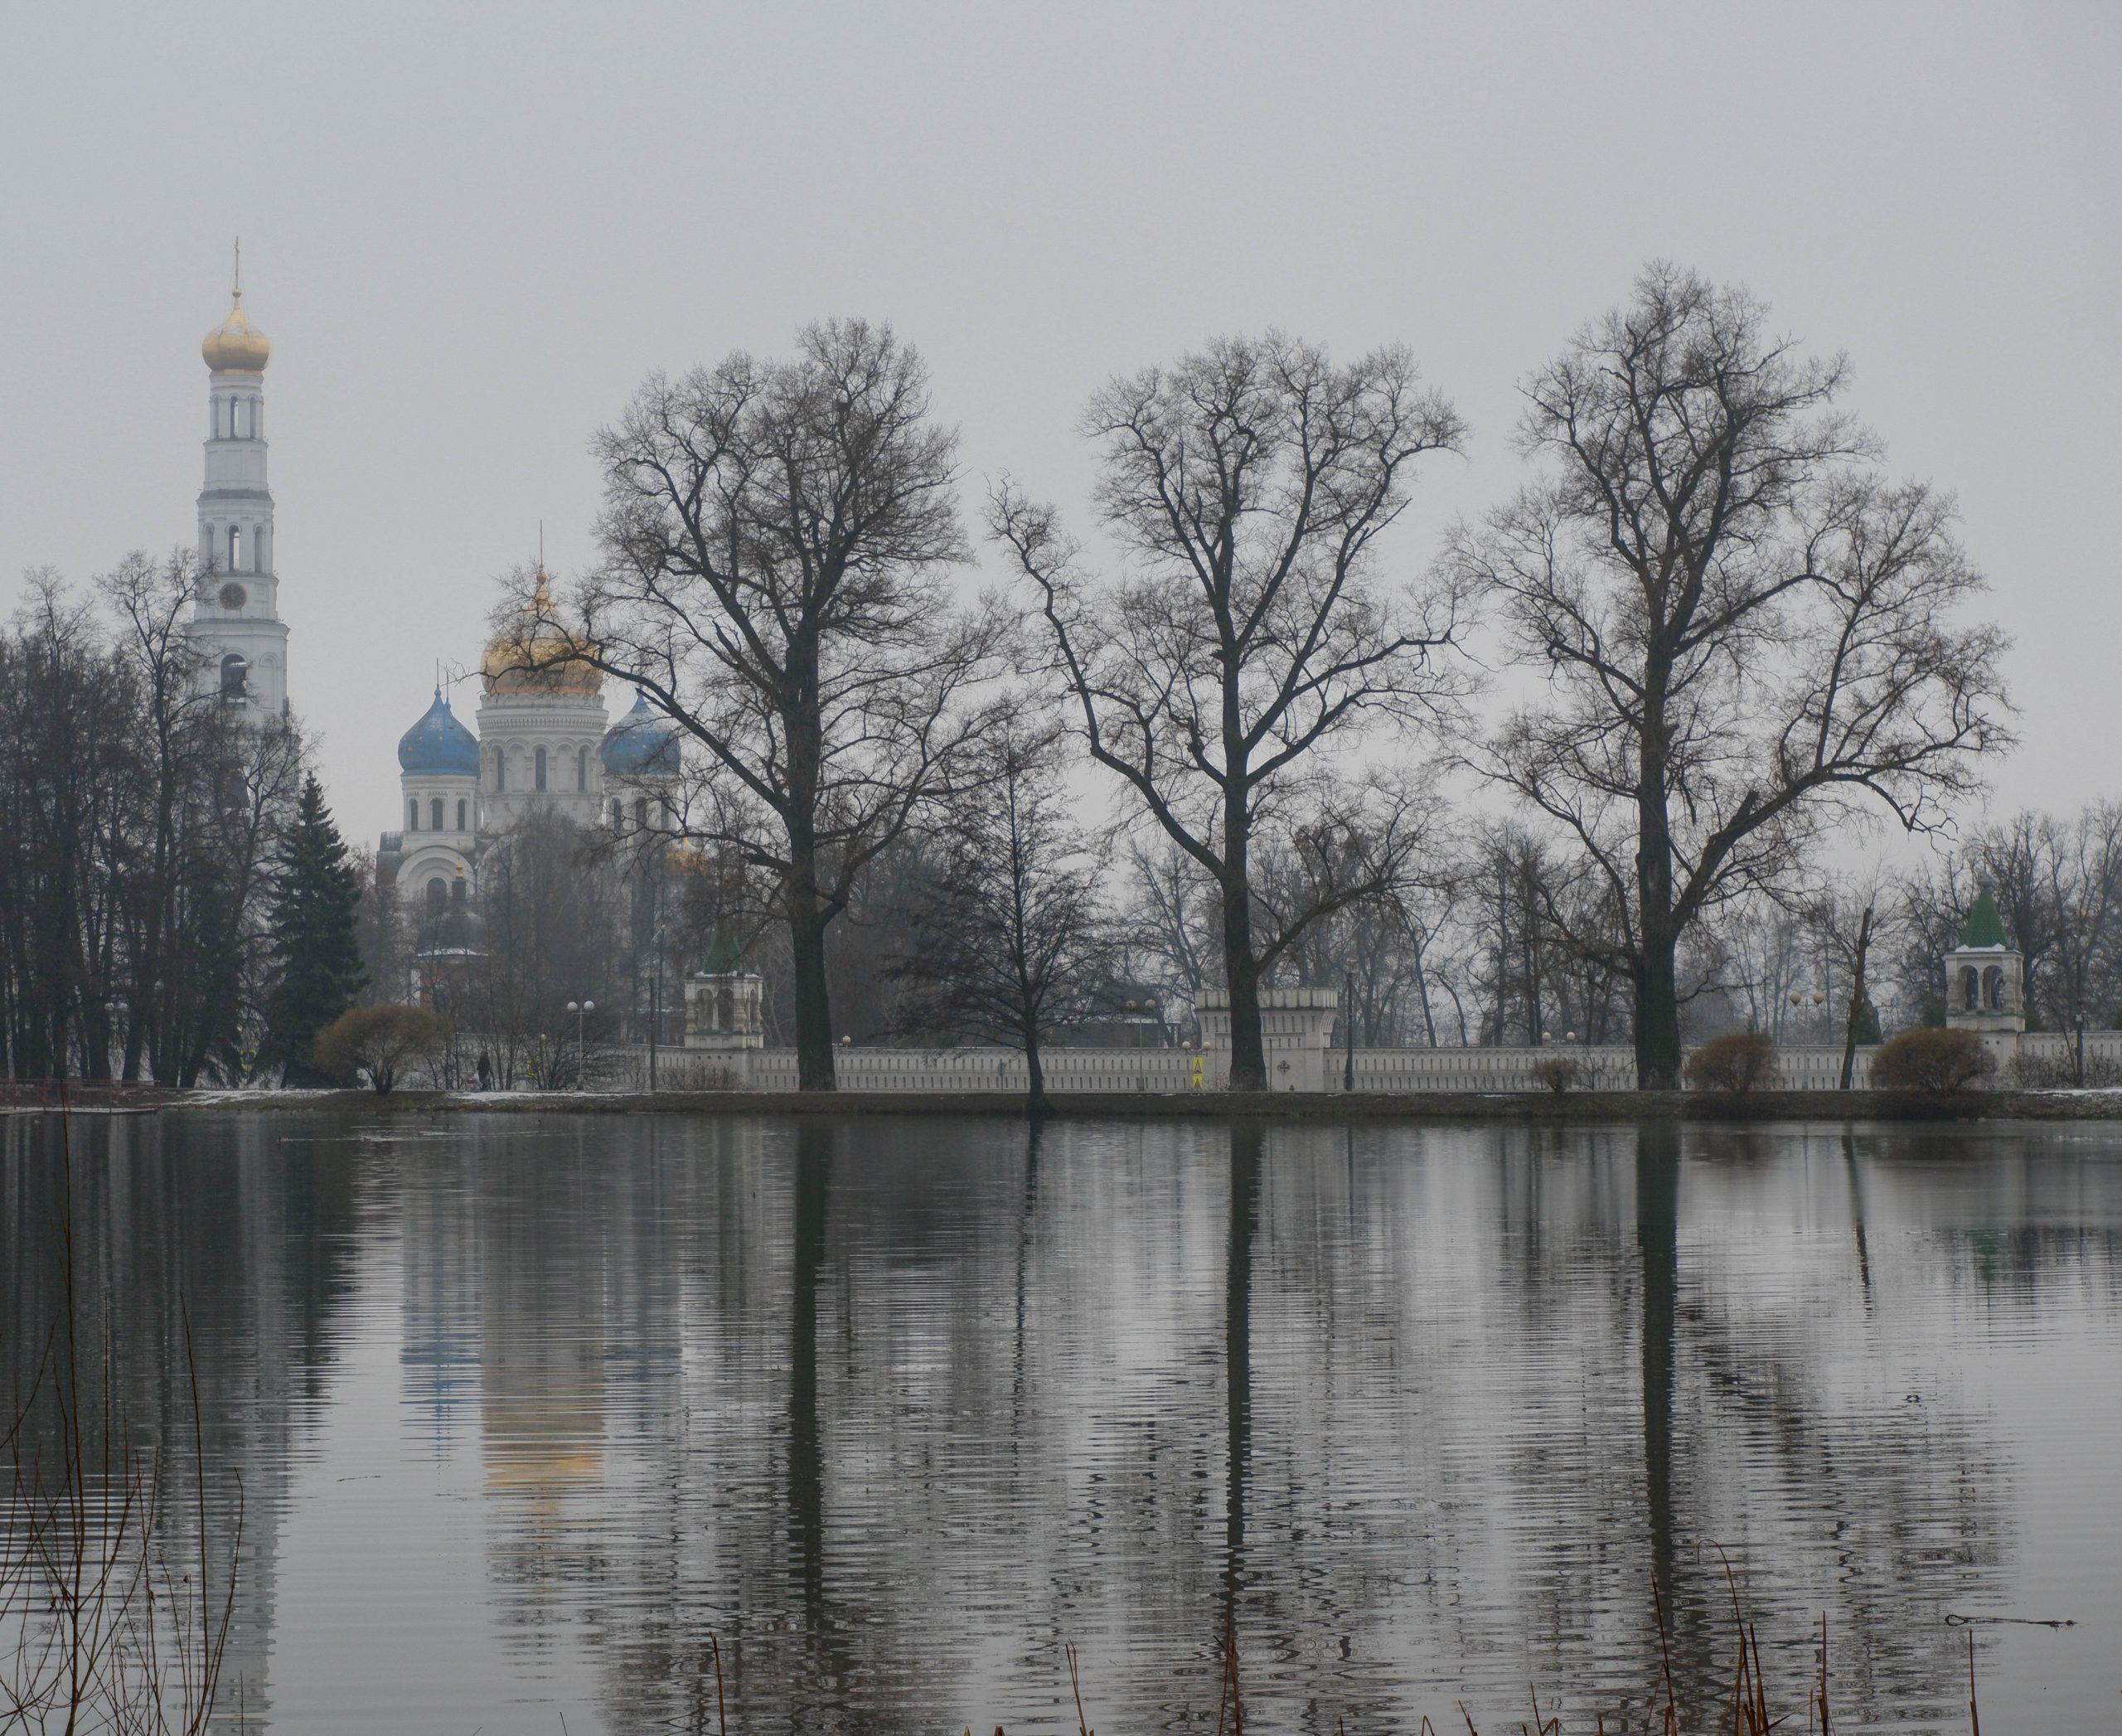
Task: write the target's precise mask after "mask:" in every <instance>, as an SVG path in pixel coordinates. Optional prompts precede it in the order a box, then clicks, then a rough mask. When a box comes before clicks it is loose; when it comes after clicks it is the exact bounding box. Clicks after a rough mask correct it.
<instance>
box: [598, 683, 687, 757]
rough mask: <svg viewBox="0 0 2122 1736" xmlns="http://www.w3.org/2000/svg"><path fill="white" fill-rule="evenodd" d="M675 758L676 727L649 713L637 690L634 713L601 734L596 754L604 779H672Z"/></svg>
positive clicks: (643, 699)
mask: <svg viewBox="0 0 2122 1736" xmlns="http://www.w3.org/2000/svg"><path fill="white" fill-rule="evenodd" d="M678 757H679V748H678V726H677V725H676V724H675V723H673V722H672V721H671V720H670V718H669V717H668V716H666V715H665V714H663V713H662V712H661V711H656V710H652V709H651V708H650V706H649V703H648V696H647V694H646V693H644V692H642V691H641V690H640V689H639V688H638V687H637V688H636V689H634V695H633V709H632V710H631V711H629V712H627V715H625V716H623V717H622V718H621V719H620V720H618V722H617V723H615V724H613V725H612V727H611V728H610V729H608V730H606V731H605V732H604V744H603V746H602V747H600V748H599V749H598V750H597V759H598V764H600V765H602V766H603V768H604V775H605V776H606V777H607V778H675V777H676V776H677V775H678Z"/></svg>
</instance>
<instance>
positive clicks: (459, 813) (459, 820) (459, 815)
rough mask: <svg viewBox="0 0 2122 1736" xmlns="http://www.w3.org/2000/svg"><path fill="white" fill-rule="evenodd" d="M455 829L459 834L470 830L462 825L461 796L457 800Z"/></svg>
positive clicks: (462, 807)
mask: <svg viewBox="0 0 2122 1736" xmlns="http://www.w3.org/2000/svg"><path fill="white" fill-rule="evenodd" d="M457 829H458V831H459V832H468V831H469V830H470V829H471V828H470V827H468V826H466V825H465V823H464V798H463V797H462V796H459V797H458V798H457Z"/></svg>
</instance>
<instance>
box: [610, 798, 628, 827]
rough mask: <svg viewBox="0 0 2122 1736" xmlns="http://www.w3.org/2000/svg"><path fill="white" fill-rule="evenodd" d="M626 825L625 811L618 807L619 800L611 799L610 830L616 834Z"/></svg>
mask: <svg viewBox="0 0 2122 1736" xmlns="http://www.w3.org/2000/svg"><path fill="white" fill-rule="evenodd" d="M625 824H626V810H625V809H624V808H623V807H620V806H619V798H618V797H617V796H614V797H613V798H612V830H613V832H617V831H618V829H619V828H620V827H623V826H624V825H625Z"/></svg>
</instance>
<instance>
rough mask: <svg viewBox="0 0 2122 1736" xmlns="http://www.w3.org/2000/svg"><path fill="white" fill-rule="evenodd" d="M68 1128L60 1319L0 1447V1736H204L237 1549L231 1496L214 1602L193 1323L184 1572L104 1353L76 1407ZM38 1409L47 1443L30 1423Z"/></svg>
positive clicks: (188, 1348) (187, 1326)
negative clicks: (5, 1733)
mask: <svg viewBox="0 0 2122 1736" xmlns="http://www.w3.org/2000/svg"><path fill="white" fill-rule="evenodd" d="M60 1154H61V1165H60V1185H61V1200H60V1205H61V1211H60V1262H61V1270H60V1277H61V1288H62V1293H63V1297H64V1302H63V1307H62V1312H61V1318H60V1319H59V1320H58V1321H56V1322H55V1323H54V1325H53V1326H52V1329H51V1333H50V1334H49V1336H47V1337H46V1341H45V1348H44V1351H43V1354H42V1355H41V1358H40V1360H39V1362H38V1365H37V1367H36V1370H34V1371H33V1373H32V1375H31V1382H30V1389H29V1391H28V1393H27V1394H26V1395H25V1396H24V1397H23V1398H22V1401H21V1403H20V1404H19V1405H18V1407H17V1414H16V1415H15V1417H14V1418H13V1420H12V1423H10V1424H9V1426H8V1428H7V1433H6V1434H5V1436H4V1437H0V1450H4V1451H5V1452H6V1453H7V1459H8V1467H9V1477H8V1492H7V1508H6V1512H5V1525H4V1529H0V1641H4V1646H5V1649H4V1651H0V1729H7V1730H11V1731H12V1730H22V1731H25V1732H43V1731H47V1730H63V1731H65V1732H66V1733H68V1736H103V1733H109V1736H204V1733H205V1731H206V1728H207V1725H208V1723H209V1720H210V1719H211V1717H212V1715H213V1709H214V1704H215V1700H216V1696H217V1695H218V1692H219V1689H220V1673H221V1662H222V1659H223V1658H224V1657H225V1655H226V1652H227V1647H228V1637H229V1629H230V1624H231V1622H233V1620H234V1617H235V1559H236V1554H237V1551H238V1550H239V1549H240V1547H241V1540H242V1528H243V1512H242V1499H241V1492H242V1491H241V1486H240V1485H239V1486H238V1488H237V1500H236V1507H235V1536H234V1540H232V1541H231V1543H230V1562H229V1574H228V1577H227V1579H226V1581H225V1584H224V1585H223V1586H222V1587H221V1588H220V1591H219V1593H218V1594H217V1593H216V1590H215V1588H214V1583H213V1575H212V1572H211V1567H212V1564H211V1561H210V1559H209V1540H208V1535H207V1517H206V1515H207V1507H206V1452H205V1443H204V1440H203V1438H202V1430H201V1421H200V1418H201V1404H200V1396H199V1372H198V1365H197V1361H196V1358H195V1356H194V1355H193V1346H192V1337H191V1316H190V1313H189V1312H188V1311H187V1312H185V1314H184V1316H183V1326H184V1350H185V1362H186V1370H187V1378H188V1380H189V1384H190V1397H191V1434H192V1439H191V1447H192V1460H193V1469H194V1480H193V1491H192V1492H193V1498H194V1500H195V1501H196V1503H197V1514H196V1519H197V1528H198V1540H197V1542H198V1549H197V1555H196V1560H191V1561H185V1560H183V1559H181V1558H180V1559H175V1560H173V1559H172V1558H171V1556H170V1554H168V1553H167V1551H166V1550H165V1549H164V1548H163V1547H162V1544H163V1543H164V1540H165V1538H166V1535H167V1531H168V1529H169V1527H168V1515H167V1511H166V1509H165V1506H164V1504H163V1497H162V1477H160V1475H159V1474H158V1472H159V1468H160V1467H159V1465H158V1463H157V1460H156V1458H155V1457H154V1456H153V1455H149V1454H144V1453H142V1452H138V1451H137V1450H136V1449H135V1448H134V1447H133V1443H132V1441H131V1438H130V1435H129V1433H128V1431H127V1429H126V1428H125V1426H124V1422H123V1420H122V1418H120V1417H119V1414H118V1411H117V1407H116V1400H115V1396H114V1394H115V1391H116V1385H117V1371H116V1369H115V1366H114V1360H113V1352H112V1347H111V1346H109V1345H108V1344H106V1345H105V1346H104V1359H103V1368H102V1370H101V1375H102V1378H101V1397H100V1399H99V1401H97V1403H96V1404H95V1406H94V1410H93V1413H91V1411H90V1409H89V1407H88V1406H87V1405H86V1404H85V1401H84V1399H83V1396H82V1394H83V1391H84V1387H85V1382H84V1378H83V1371H82V1369H81V1366H80V1312H79V1307H78V1302H77V1297H76V1294H75V1259H74V1233H73V1154H72V1147H71V1142H70V1122H69V1121H68V1119H67V1118H66V1117H65V1114H64V1113H63V1112H62V1113H61V1120H60ZM43 1409H48V1410H49V1413H50V1423H51V1443H50V1447H49V1451H48V1452H41V1451H39V1449H38V1446H37V1443H36V1435H35V1433H33V1427H34V1425H35V1424H36V1423H37V1421H38V1419H39V1417H40V1414H41V1410H43Z"/></svg>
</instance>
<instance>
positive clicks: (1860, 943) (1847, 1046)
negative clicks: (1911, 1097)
mask: <svg viewBox="0 0 2122 1736" xmlns="http://www.w3.org/2000/svg"><path fill="white" fill-rule="evenodd" d="M1871 948H1872V907H1871V906H1870V905H1869V904H1867V905H1865V906H1864V914H1863V916H1862V917H1860V918H1859V919H1858V923H1857V958H1856V969H1855V970H1854V972H1853V973H1852V975H1851V977H1850V983H1849V1022H1848V1025H1847V1026H1845V1027H1844V1028H1843V1033H1842V1089H1843V1090H1845V1091H1848V1090H1849V1089H1853V1086H1854V1085H1855V1083H1856V1079H1857V1021H1858V1019H1860V1018H1862V1017H1863V1012H1864V955H1865V954H1866V953H1868V952H1869V951H1870V950H1871Z"/></svg>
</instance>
